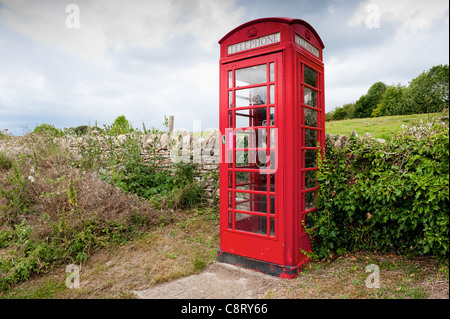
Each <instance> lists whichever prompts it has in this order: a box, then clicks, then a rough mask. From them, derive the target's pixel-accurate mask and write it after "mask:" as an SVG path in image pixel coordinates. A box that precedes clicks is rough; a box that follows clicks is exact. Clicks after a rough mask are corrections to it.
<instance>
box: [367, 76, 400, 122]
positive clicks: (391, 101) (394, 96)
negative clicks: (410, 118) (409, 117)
mask: <svg viewBox="0 0 450 319" xmlns="http://www.w3.org/2000/svg"><path fill="white" fill-rule="evenodd" d="M404 92H405V87H404V86H402V85H401V84H400V83H399V84H397V85H390V86H388V87H387V89H386V91H385V92H384V94H383V96H382V98H381V101H380V103H379V104H378V105H377V107H376V108H375V109H374V110H373V111H372V116H373V117H376V116H384V115H401V114H407V108H406V104H405V101H404V99H403V95H404Z"/></svg>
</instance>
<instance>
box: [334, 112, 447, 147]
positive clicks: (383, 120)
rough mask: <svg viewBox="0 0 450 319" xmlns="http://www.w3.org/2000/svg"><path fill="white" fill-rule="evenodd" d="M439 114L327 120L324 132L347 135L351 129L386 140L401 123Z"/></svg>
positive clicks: (360, 133) (408, 122) (439, 114)
mask: <svg viewBox="0 0 450 319" xmlns="http://www.w3.org/2000/svg"><path fill="white" fill-rule="evenodd" d="M441 116H443V113H429V114H412V115H395V116H380V117H372V118H362V119H351V120H340V121H329V122H326V123H325V133H330V134H332V135H349V134H350V132H351V131H352V130H355V131H356V132H357V133H358V135H360V136H362V135H364V134H366V133H367V132H369V133H370V134H371V135H372V136H373V137H374V138H382V139H385V140H388V139H390V138H391V136H392V134H394V133H397V132H399V131H400V130H401V129H402V125H405V124H410V123H414V122H416V121H420V120H426V119H429V118H434V117H441ZM447 117H448V115H447Z"/></svg>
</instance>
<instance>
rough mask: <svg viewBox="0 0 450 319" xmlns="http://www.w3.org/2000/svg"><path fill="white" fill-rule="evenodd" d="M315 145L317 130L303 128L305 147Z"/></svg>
mask: <svg viewBox="0 0 450 319" xmlns="http://www.w3.org/2000/svg"><path fill="white" fill-rule="evenodd" d="M316 146H317V131H316V130H311V129H305V147H316Z"/></svg>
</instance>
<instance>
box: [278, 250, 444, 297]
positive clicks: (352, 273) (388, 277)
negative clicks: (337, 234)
mask: <svg viewBox="0 0 450 319" xmlns="http://www.w3.org/2000/svg"><path fill="white" fill-rule="evenodd" d="M369 264H374V265H377V266H378V267H379V270H380V273H379V274H380V276H379V283H380V287H379V288H367V286H366V280H367V278H368V276H369V273H367V272H366V267H367V266H368V265H369ZM441 267H442V266H439V264H438V263H437V262H436V261H435V260H433V259H432V258H424V257H421V258H419V257H415V258H405V257H402V256H397V255H395V254H373V253H369V252H358V253H354V254H348V255H346V256H341V257H339V258H337V259H336V260H335V261H333V262H331V263H319V262H315V263H311V264H309V265H308V266H307V267H306V269H305V270H304V271H303V272H302V273H301V275H300V276H299V277H298V278H296V279H294V280H291V281H285V282H284V283H283V287H282V289H280V290H279V291H278V292H277V293H276V294H271V295H270V297H271V298H280V297H283V298H296V299H297V298H299V299H305V298H309V299H315V298H320V299H427V298H430V297H431V298H438V297H441V298H448V274H447V275H445V274H444V272H445V271H441V269H447V270H448V267H446V266H444V267H442V268H441ZM444 282H446V285H445V284H444V285H442V283H444ZM439 287H440V288H439ZM438 288H439V289H438Z"/></svg>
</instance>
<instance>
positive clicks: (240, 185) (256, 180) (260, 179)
mask: <svg viewBox="0 0 450 319" xmlns="http://www.w3.org/2000/svg"><path fill="white" fill-rule="evenodd" d="M266 181H267V175H265V174H260V173H259V172H236V189H242V190H250V191H265V190H266V188H267V186H266V185H267V184H266Z"/></svg>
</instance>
